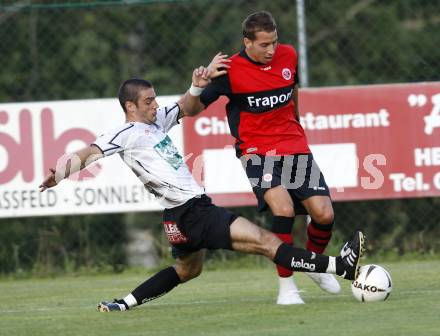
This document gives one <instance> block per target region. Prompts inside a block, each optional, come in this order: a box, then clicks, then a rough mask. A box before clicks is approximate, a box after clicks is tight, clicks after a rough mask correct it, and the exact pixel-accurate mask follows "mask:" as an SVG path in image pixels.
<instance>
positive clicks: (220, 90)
mask: <svg viewBox="0 0 440 336" xmlns="http://www.w3.org/2000/svg"><path fill="white" fill-rule="evenodd" d="M231 93H232V90H231V83H230V82H229V77H228V75H223V76H220V77H217V78H214V79H213V80H212V82H211V83H210V84H209V85H208V86H207V87H206V88H205V89H204V90H203V92H202V94H201V95H200V101H201V102H202V104H203V105H205V107H208V106H209V105H210V104H212V103H213V102H215V101H216V100H217V99H218V98H219V97H220V96H228V97H229V96H230V95H231Z"/></svg>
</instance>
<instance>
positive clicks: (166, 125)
mask: <svg viewBox="0 0 440 336" xmlns="http://www.w3.org/2000/svg"><path fill="white" fill-rule="evenodd" d="M179 112H180V107H179V104H177V103H173V104H171V105H168V106H165V107H160V108H158V109H157V120H156V124H158V125H159V126H161V127H162V128H163V130H164V132H165V133H166V132H168V131H169V130H170V129H171V128H172V127H174V126H176V125H177V124H178V123H179V120H178V118H179Z"/></svg>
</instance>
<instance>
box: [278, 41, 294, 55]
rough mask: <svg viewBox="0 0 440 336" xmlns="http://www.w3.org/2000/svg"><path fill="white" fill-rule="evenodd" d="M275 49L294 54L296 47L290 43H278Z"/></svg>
mask: <svg viewBox="0 0 440 336" xmlns="http://www.w3.org/2000/svg"><path fill="white" fill-rule="evenodd" d="M277 51H280V52H281V53H286V54H294V55H296V49H295V47H294V46H293V45H291V44H285V43H279V44H278V47H277Z"/></svg>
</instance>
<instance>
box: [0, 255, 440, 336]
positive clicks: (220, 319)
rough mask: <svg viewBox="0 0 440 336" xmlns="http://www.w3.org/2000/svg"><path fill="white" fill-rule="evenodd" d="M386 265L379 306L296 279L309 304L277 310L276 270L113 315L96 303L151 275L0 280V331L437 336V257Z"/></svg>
mask: <svg viewBox="0 0 440 336" xmlns="http://www.w3.org/2000/svg"><path fill="white" fill-rule="evenodd" d="M368 262H373V263H374V261H368ZM364 263H365V262H364ZM382 265H383V266H385V267H386V268H387V269H388V270H389V271H390V272H391V275H392V278H393V282H394V283H393V292H392V294H391V296H390V298H389V299H388V301H385V302H379V303H359V302H357V301H355V300H354V298H353V297H352V295H351V290H350V282H348V281H343V280H341V284H342V288H343V291H342V294H340V295H337V296H333V295H330V294H325V293H324V292H322V291H321V290H320V289H319V288H318V287H317V286H316V285H315V284H313V283H312V282H311V280H310V279H308V278H307V277H306V276H305V275H303V274H299V273H298V274H297V277H296V279H297V280H296V282H297V284H298V285H299V287H300V288H301V289H302V290H304V292H303V293H302V297H303V298H304V300H305V301H306V304H305V305H300V306H277V305H275V304H274V301H275V296H276V293H277V283H276V279H275V274H274V271H273V269H272V268H269V267H258V268H250V269H226V270H222V269H219V270H216V271H211V270H210V271H205V272H204V273H202V275H201V276H200V277H199V278H197V279H195V280H193V281H191V282H189V283H187V284H184V285H180V286H178V287H177V288H176V289H175V290H173V291H172V292H171V293H169V294H168V295H166V296H164V297H162V298H159V299H157V300H155V301H153V302H151V303H149V304H146V305H143V306H140V307H138V308H136V309H133V310H130V311H128V312H124V313H110V314H102V313H98V312H97V311H96V310H95V307H96V303H97V302H99V301H100V300H103V299H107V300H108V299H113V298H115V297H121V296H123V295H126V294H127V293H128V292H129V291H130V290H131V289H133V288H134V287H135V286H137V285H138V284H139V283H140V282H142V281H143V280H144V279H145V278H146V277H148V276H149V274H143V273H141V272H129V273H123V274H115V275H100V276H79V277H60V278H53V279H26V280H10V279H3V280H0V335H8V336H9V335H14V336H15V335H63V336H65V335H274V336H275V335H277V336H278V335H295V336H299V335H308V336H313V335H319V336H324V335H332V336H336V335H356V336H361V335H368V336H371V335H388V336H389V335H399V336H402V335H411V336H412V335H417V336H422V335H429V336H431V335H440V319H439V316H440V315H439V314H440V260H430V261H410V262H390V263H384V264H382Z"/></svg>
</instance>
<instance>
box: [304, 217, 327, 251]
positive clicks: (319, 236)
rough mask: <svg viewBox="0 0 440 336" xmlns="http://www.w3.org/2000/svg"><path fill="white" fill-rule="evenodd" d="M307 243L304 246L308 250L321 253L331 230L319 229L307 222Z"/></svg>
mask: <svg viewBox="0 0 440 336" xmlns="http://www.w3.org/2000/svg"><path fill="white" fill-rule="evenodd" d="M307 237H308V239H307V243H306V248H307V250H309V251H312V252H316V253H323V252H324V250H325V248H326V247H327V245H328V242H329V241H330V238H331V237H332V231H324V230H320V229H318V228H316V227H314V226H313V224H309V225H308V226H307Z"/></svg>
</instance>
